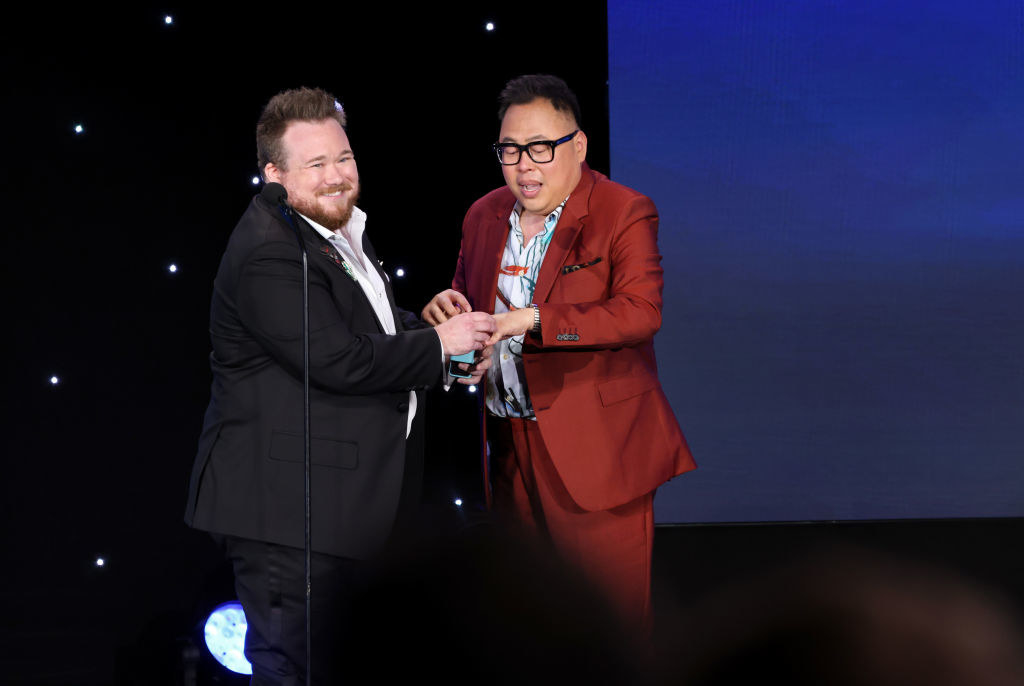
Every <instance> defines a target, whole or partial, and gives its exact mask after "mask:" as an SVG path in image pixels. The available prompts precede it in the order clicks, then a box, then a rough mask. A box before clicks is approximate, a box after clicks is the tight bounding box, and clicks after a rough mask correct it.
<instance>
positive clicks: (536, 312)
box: [530, 303, 540, 336]
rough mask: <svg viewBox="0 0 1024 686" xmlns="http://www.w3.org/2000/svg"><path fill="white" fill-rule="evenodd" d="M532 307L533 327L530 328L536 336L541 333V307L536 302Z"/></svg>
mask: <svg viewBox="0 0 1024 686" xmlns="http://www.w3.org/2000/svg"><path fill="white" fill-rule="evenodd" d="M530 307H532V308H533V328H532V329H530V333H532V334H534V335H535V336H539V335H540V308H539V307H537V304H536V303H532V304H531V305H530Z"/></svg>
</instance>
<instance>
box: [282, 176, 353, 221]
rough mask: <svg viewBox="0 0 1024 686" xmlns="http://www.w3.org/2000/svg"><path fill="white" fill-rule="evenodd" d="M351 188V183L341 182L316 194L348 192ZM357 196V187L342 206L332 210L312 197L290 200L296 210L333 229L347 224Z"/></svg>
mask: <svg viewBox="0 0 1024 686" xmlns="http://www.w3.org/2000/svg"><path fill="white" fill-rule="evenodd" d="M352 188H353V186H352V184H348V183H346V184H341V185H339V186H332V187H331V188H328V189H326V190H324V191H323V192H321V193H317V196H321V195H327V194H328V193H336V192H337V191H341V192H343V193H348V192H349V191H351V190H352ZM358 198H359V189H358V188H357V189H356V190H355V192H354V193H352V195H351V196H349V198H348V202H346V203H345V204H344V205H343V206H342V207H340V208H337V209H334V210H328V209H325V208H324V207H323V206H322V205H320V203H318V202H317V200H316V198H313V200H310V201H307V200H304V199H298V198H296V199H295V200H294V201H293V202H292V207H294V208H295V210H296V211H297V212H299V213H300V214H302V215H304V216H306V217H308V218H309V219H312V220H313V221H315V222H316V223H317V224H319V225H320V226H323V227H324V228H325V229H330V230H331V231H335V230H337V229H340V228H341V227H343V226H345V224H348V220H349V219H351V218H352V209H353V208H354V207H355V206H356V200H357V199H358Z"/></svg>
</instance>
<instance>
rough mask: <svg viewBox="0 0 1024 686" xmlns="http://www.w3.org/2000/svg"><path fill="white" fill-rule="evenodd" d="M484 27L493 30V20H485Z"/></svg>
mask: <svg viewBox="0 0 1024 686" xmlns="http://www.w3.org/2000/svg"><path fill="white" fill-rule="evenodd" d="M484 28H485V29H487V30H488V31H493V30H494V22H493V21H489V22H487V23H486V24H484Z"/></svg>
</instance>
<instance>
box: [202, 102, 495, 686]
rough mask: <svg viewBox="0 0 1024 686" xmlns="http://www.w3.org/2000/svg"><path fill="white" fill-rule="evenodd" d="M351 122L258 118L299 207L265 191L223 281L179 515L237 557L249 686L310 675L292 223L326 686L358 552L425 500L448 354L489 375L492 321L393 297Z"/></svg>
mask: <svg viewBox="0 0 1024 686" xmlns="http://www.w3.org/2000/svg"><path fill="white" fill-rule="evenodd" d="M344 126H345V114H344V111H343V110H342V108H341V106H340V105H339V104H338V103H337V101H336V100H335V99H334V97H333V96H331V95H330V94H328V93H326V92H324V91H322V90H319V89H307V88H302V89H297V90H291V91H285V92H283V93H280V94H278V95H277V96H275V97H274V98H272V99H271V100H270V102H269V103H268V104H267V105H266V107H265V108H264V110H263V113H262V115H261V116H260V120H259V123H258V125H257V129H256V138H257V152H258V158H259V165H260V169H261V170H262V173H263V177H264V180H265V181H267V182H268V183H270V182H272V183H279V184H281V185H282V186H284V188H285V190H287V193H288V202H289V204H290V205H291V207H292V208H294V210H295V213H297V215H298V216H296V214H295V213H292V214H290V215H289V214H288V213H287V212H286V210H284V209H282V207H280V206H279V205H277V204H274V203H273V202H270V201H268V199H267V198H266V197H264V196H256V197H255V198H254V199H253V201H252V203H251V204H250V205H249V208H248V209H247V210H246V212H245V214H244V215H243V216H242V218H241V220H240V221H239V223H238V225H237V226H236V227H235V229H234V232H233V233H232V234H231V237H230V239H229V241H228V246H227V249H226V251H225V253H224V257H223V259H222V261H221V265H220V269H219V270H218V272H217V277H216V280H215V281H214V292H213V299H212V304H211V308H210V336H211V339H212V343H213V352H212V354H211V356H210V364H211V367H212V370H213V387H212V391H211V398H210V405H209V408H208V410H207V412H206V416H205V420H204V426H203V431H202V435H201V437H200V439H199V450H198V454H197V456H196V461H195V465H194V467H193V471H192V478H191V483H190V485H189V496H188V504H187V508H186V515H185V519H186V522H187V523H188V524H189V525H190V526H193V527H195V528H197V529H202V530H205V531H209V532H211V533H212V534H214V538H215V539H216V540H217V541H218V542H219V543H220V544H221V545H222V547H223V548H224V550H225V553H226V554H227V556H228V557H229V558H230V559H231V561H232V563H233V566H234V572H235V587H236V590H237V591H238V595H239V599H240V600H241V602H242V606H243V608H244V610H245V613H246V618H247V621H248V623H249V626H248V632H247V635H246V656H247V657H248V659H249V661H250V662H251V663H252V665H253V680H252V683H253V684H287V683H301V682H302V681H303V680H304V678H305V654H306V646H305V629H304V627H305V584H304V557H305V556H304V551H303V544H304V516H303V515H304V506H303V503H304V469H303V464H304V437H303V424H304V420H303V335H302V323H303V309H302V303H303V297H302V294H303V274H302V252H301V251H300V248H299V243H298V242H297V233H298V236H300V237H301V241H302V244H303V245H304V246H305V252H306V253H307V255H308V303H309V365H308V366H309V375H310V428H311V432H310V433H311V440H310V446H311V447H310V455H311V462H312V471H311V501H312V513H311V522H312V525H311V530H312V545H311V548H312V550H313V556H312V588H313V603H314V605H313V610H312V613H311V616H312V623H313V636H314V641H313V651H312V653H313V656H314V658H313V670H312V674H313V677H314V681H315V682H316V683H321V684H325V683H335V682H336V681H338V680H339V678H340V677H339V675H340V674H341V670H340V660H339V659H338V658H339V657H340V653H341V652H342V651H341V645H342V644H341V641H342V638H343V633H344V630H343V629H344V627H343V617H344V614H345V605H346V603H347V599H348V598H349V596H350V594H351V588H352V587H353V586H354V585H356V583H357V580H358V577H359V574H360V571H361V569H362V565H361V564H360V563H361V561H364V560H366V559H367V558H369V557H371V556H372V555H373V554H374V553H375V552H377V551H379V550H380V549H381V547H382V546H383V544H384V543H385V541H386V540H387V539H388V537H389V535H390V533H391V532H392V530H393V529H394V527H395V525H396V520H400V519H401V515H402V513H403V512H409V511H411V510H413V509H414V508H415V504H416V501H417V500H418V495H419V493H418V492H419V486H420V481H421V476H422V423H423V391H424V389H426V388H428V387H430V386H433V385H436V384H439V383H443V382H444V381H445V377H444V371H443V370H444V366H445V363H446V361H447V358H448V357H450V356H452V355H458V354H462V353H465V352H468V351H470V350H478V351H483V354H482V355H481V356H480V358H481V361H480V362H479V363H478V364H477V365H476V367H475V368H473V369H470V370H469V371H470V374H471V375H470V376H469V377H468V378H466V379H462V382H464V383H475V382H478V381H479V379H480V377H481V375H482V374H483V373H484V371H485V370H486V368H487V367H488V366H489V364H490V361H489V359H488V357H487V356H488V355H489V349H488V350H485V349H484V348H485V343H486V341H487V339H488V337H489V335H490V334H491V333H492V332H493V331H494V322H493V319H492V318H491V317H490V315H487V314H485V313H479V312H474V313H467V314H465V315H462V316H460V317H456V318H453V319H452V320H450V321H449V322H446V323H445V324H442V325H441V326H438V327H436V328H431V327H429V326H427V325H426V324H425V323H423V322H422V321H420V320H419V319H418V318H416V316H415V315H413V314H411V313H409V312H406V311H405V310H401V309H399V308H397V307H396V305H395V301H394V296H393V294H392V292H391V287H390V284H389V280H388V277H387V275H386V274H385V273H384V271H383V270H382V269H381V266H380V263H379V261H378V260H377V257H376V254H375V252H374V249H373V246H372V245H371V244H370V241H369V239H368V238H367V234H366V231H365V229H366V214H365V213H364V212H363V211H362V210H360V209H359V208H358V207H356V204H355V203H356V198H357V196H358V193H359V173H358V170H357V168H356V162H355V157H354V156H353V153H352V149H351V146H350V144H349V140H348V136H347V134H346V132H345V128H344ZM264 195H266V194H264ZM293 223H294V225H296V226H297V233H296V230H295V229H293V226H292V224H293Z"/></svg>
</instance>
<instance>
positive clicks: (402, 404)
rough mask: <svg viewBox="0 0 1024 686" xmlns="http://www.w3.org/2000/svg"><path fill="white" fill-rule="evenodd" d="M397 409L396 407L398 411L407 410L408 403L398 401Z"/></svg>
mask: <svg viewBox="0 0 1024 686" xmlns="http://www.w3.org/2000/svg"><path fill="white" fill-rule="evenodd" d="M397 409H398V411H399V412H408V411H409V403H398V408H397Z"/></svg>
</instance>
